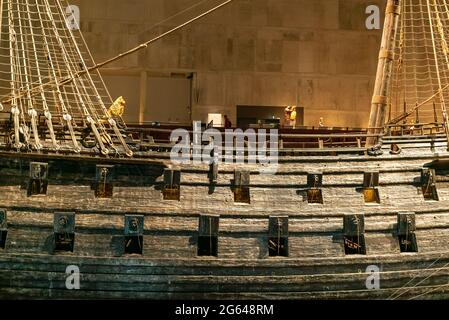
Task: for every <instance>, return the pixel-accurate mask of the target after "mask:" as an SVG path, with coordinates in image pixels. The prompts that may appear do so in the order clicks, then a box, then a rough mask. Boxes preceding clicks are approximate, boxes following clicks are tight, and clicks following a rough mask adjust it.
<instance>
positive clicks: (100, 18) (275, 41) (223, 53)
mask: <svg viewBox="0 0 449 320" xmlns="http://www.w3.org/2000/svg"><path fill="white" fill-rule="evenodd" d="M198 3H200V4H199V5H196V4H198ZM218 3H220V1H217V0H211V1H206V2H204V3H203V2H199V1H197V0H195V1H194V0H170V1H166V0H127V1H120V0H101V1H89V0H74V1H72V4H76V5H78V6H79V7H80V9H81V29H82V32H83V33H84V35H85V37H86V40H87V43H88V44H89V46H90V48H91V51H92V53H93V55H94V57H95V59H96V60H97V61H101V60H104V59H106V58H109V57H111V56H113V55H115V54H117V53H120V52H122V51H125V50H127V49H129V48H131V47H133V46H135V45H137V44H139V43H141V42H144V41H146V40H149V39H151V38H152V37H154V36H156V35H158V34H160V33H162V32H164V31H166V30H168V29H169V28H171V27H173V26H176V25H178V24H180V23H182V22H184V21H186V20H188V19H189V18H191V17H194V16H195V15H197V14H200V13H201V12H203V11H205V10H207V9H209V8H211V7H213V6H214V4H218ZM385 3H386V1H384V0H235V1H234V2H233V3H232V4H230V5H228V6H227V7H224V8H222V9H220V10H219V11H217V12H215V13H213V14H212V15H210V16H208V17H206V18H204V19H203V20H201V21H198V22H195V23H194V24H192V25H190V26H188V27H186V28H185V29H183V30H182V31H179V32H176V33H174V34H172V35H170V36H168V37H166V38H164V39H162V40H160V41H159V42H156V43H154V44H153V45H151V47H150V48H149V49H147V50H146V51H143V52H141V53H139V54H135V55H133V56H130V57H127V58H125V59H123V60H120V61H118V62H116V63H114V64H113V65H110V66H108V67H107V68H106V69H105V70H104V73H105V74H108V75H114V76H117V75H122V74H123V75H129V74H134V75H135V76H136V77H142V75H144V76H149V77H151V76H169V75H170V74H172V73H190V72H193V73H194V78H193V80H192V81H193V85H192V102H193V105H192V118H193V119H195V120H203V121H206V118H207V113H214V112H220V113H224V114H228V115H229V116H230V118H231V120H233V121H234V122H235V121H236V119H235V117H236V106H237V105H262V106H284V105H299V106H302V107H304V108H305V118H304V124H305V125H317V124H318V121H319V118H320V117H324V118H325V123H326V125H329V126H351V127H359V126H366V125H367V121H368V116H369V108H370V100H371V96H372V90H373V86H374V77H375V72H376V66H377V56H378V51H379V46H380V38H381V33H382V30H367V29H366V26H365V20H366V18H367V16H368V14H366V13H365V10H366V8H367V7H368V6H369V5H373V4H375V5H378V6H379V7H380V10H381V22H383V11H384V7H385ZM195 5H196V6H195ZM192 6H193V7H192ZM186 8H191V9H190V10H188V11H183V10H185V9H186ZM179 12H181V14H178V15H176V16H174V17H172V16H173V15H175V14H176V13H179ZM168 17H172V18H170V19H167V18H168ZM141 83H145V81H141ZM113 87H114V88H115V89H114V92H113V95H114V96H118V95H121V94H123V93H120V92H115V91H119V90H118V88H117V87H119V86H117V85H114V86H113ZM142 90H145V89H144V86H142ZM143 96H145V93H143ZM139 98H140V100H139V99H138V101H140V103H139V105H135V106H130V108H131V107H132V108H145V109H148V108H150V109H151V108H155V107H160V106H151V105H145V104H146V103H148V99H144V100H146V102H145V101H142V92H141V94H140V97H139ZM130 100H132V101H134V100H136V99H135V98H132V99H130ZM135 104H137V103H135ZM138 113H139V112H135V111H133V112H132V114H133V116H132V117H130V118H132V119H128V120H129V121H138V120H139V119H135V118H136V117H137V116H136V115H137V114H138ZM147 113H148V112H147ZM141 114H143V113H142V112H141ZM140 120H151V119H143V118H142V117H141V118H140Z"/></svg>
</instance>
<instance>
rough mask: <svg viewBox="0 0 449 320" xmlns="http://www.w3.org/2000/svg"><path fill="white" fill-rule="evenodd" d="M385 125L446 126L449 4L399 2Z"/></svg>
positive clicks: (420, 0)
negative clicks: (417, 124) (416, 124)
mask: <svg viewBox="0 0 449 320" xmlns="http://www.w3.org/2000/svg"><path fill="white" fill-rule="evenodd" d="M400 7H401V10H400V12H401V13H400V17H399V22H398V27H397V29H396V30H395V52H394V64H393V69H392V78H391V81H390V88H389V95H388V97H387V98H388V115H387V122H389V123H398V122H401V121H404V122H407V123H421V124H423V123H428V124H438V123H446V121H445V117H446V114H447V108H448V104H449V1H448V0H402V1H401V4H400Z"/></svg>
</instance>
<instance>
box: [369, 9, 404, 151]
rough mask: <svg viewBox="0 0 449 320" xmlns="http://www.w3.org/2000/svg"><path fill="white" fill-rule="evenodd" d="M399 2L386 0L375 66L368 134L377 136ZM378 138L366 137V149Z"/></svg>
mask: <svg viewBox="0 0 449 320" xmlns="http://www.w3.org/2000/svg"><path fill="white" fill-rule="evenodd" d="M400 4H401V0H388V2H387V9H386V14H385V23H384V31H383V34H382V43H381V47H380V51H379V63H378V66H377V74H376V82H375V85H374V95H373V99H372V102H371V114H370V118H369V124H368V134H379V133H381V132H382V130H383V129H382V127H383V126H384V122H385V114H386V110H387V103H388V101H387V100H388V98H387V96H388V91H389V88H390V82H391V73H392V69H393V62H394V48H395V39H396V33H397V27H398V21H399V16H400V11H401V7H400ZM378 140H379V138H378V137H368V138H367V141H366V146H367V147H372V146H374V145H376V144H377V143H378Z"/></svg>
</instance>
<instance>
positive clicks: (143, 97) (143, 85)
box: [139, 70, 148, 124]
mask: <svg viewBox="0 0 449 320" xmlns="http://www.w3.org/2000/svg"><path fill="white" fill-rule="evenodd" d="M147 82H148V74H147V72H146V71H145V70H143V71H142V72H141V73H140V106H139V123H140V124H143V123H144V122H145V112H146V108H147Z"/></svg>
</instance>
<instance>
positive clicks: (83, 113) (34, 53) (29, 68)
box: [0, 0, 132, 156]
mask: <svg viewBox="0 0 449 320" xmlns="http://www.w3.org/2000/svg"><path fill="white" fill-rule="evenodd" d="M0 4H1V5H0V6H1V7H0V10H1V16H0V22H1V30H0V96H1V97H2V99H1V101H3V104H2V106H1V108H4V109H5V111H8V112H10V118H11V124H12V127H13V128H12V130H11V133H10V139H11V144H12V145H13V146H14V147H15V148H17V149H18V150H20V149H22V148H24V147H26V148H31V149H35V150H41V149H42V148H44V147H46V146H45V144H46V143H48V144H49V146H50V147H51V148H52V149H56V150H68V151H73V152H80V151H81V149H82V146H81V145H80V139H79V136H78V135H79V132H80V131H83V130H84V132H86V130H88V131H89V135H91V136H92V137H93V140H94V141H95V146H96V147H97V148H98V149H99V151H101V153H102V154H104V155H107V154H109V153H110V152H111V151H113V152H115V153H120V152H121V153H124V154H127V155H128V156H131V155H132V151H131V150H130V149H129V147H128V145H127V144H126V142H125V140H124V137H123V134H122V132H121V131H120V129H119V125H120V123H119V122H120V121H121V119H116V118H112V116H111V115H110V113H109V112H108V108H107V107H108V106H110V105H111V104H112V99H111V96H110V94H109V92H108V90H107V88H106V86H105V84H104V81H103V79H102V77H101V74H100V72H99V71H98V70H95V71H93V72H83V71H85V70H88V67H89V66H92V65H95V62H94V61H93V58H92V56H91V54H90V52H89V50H88V48H87V45H86V42H85V41H84V38H83V36H82V34H81V32H79V31H77V30H72V29H71V28H69V27H68V25H67V14H66V11H65V8H66V6H65V5H64V6H63V5H62V2H61V1H59V0H1V1H0ZM68 80H69V81H68ZM4 101H7V102H8V103H5V102H4ZM41 122H44V123H45V129H46V133H47V136H48V137H49V139H42V138H41V136H42V134H41V132H40V129H39V124H40V123H41ZM122 124H123V123H122ZM59 127H62V128H63V131H64V132H66V133H67V135H68V137H69V138H68V139H65V140H64V139H63V141H61V139H58V137H57V133H56V128H59Z"/></svg>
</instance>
